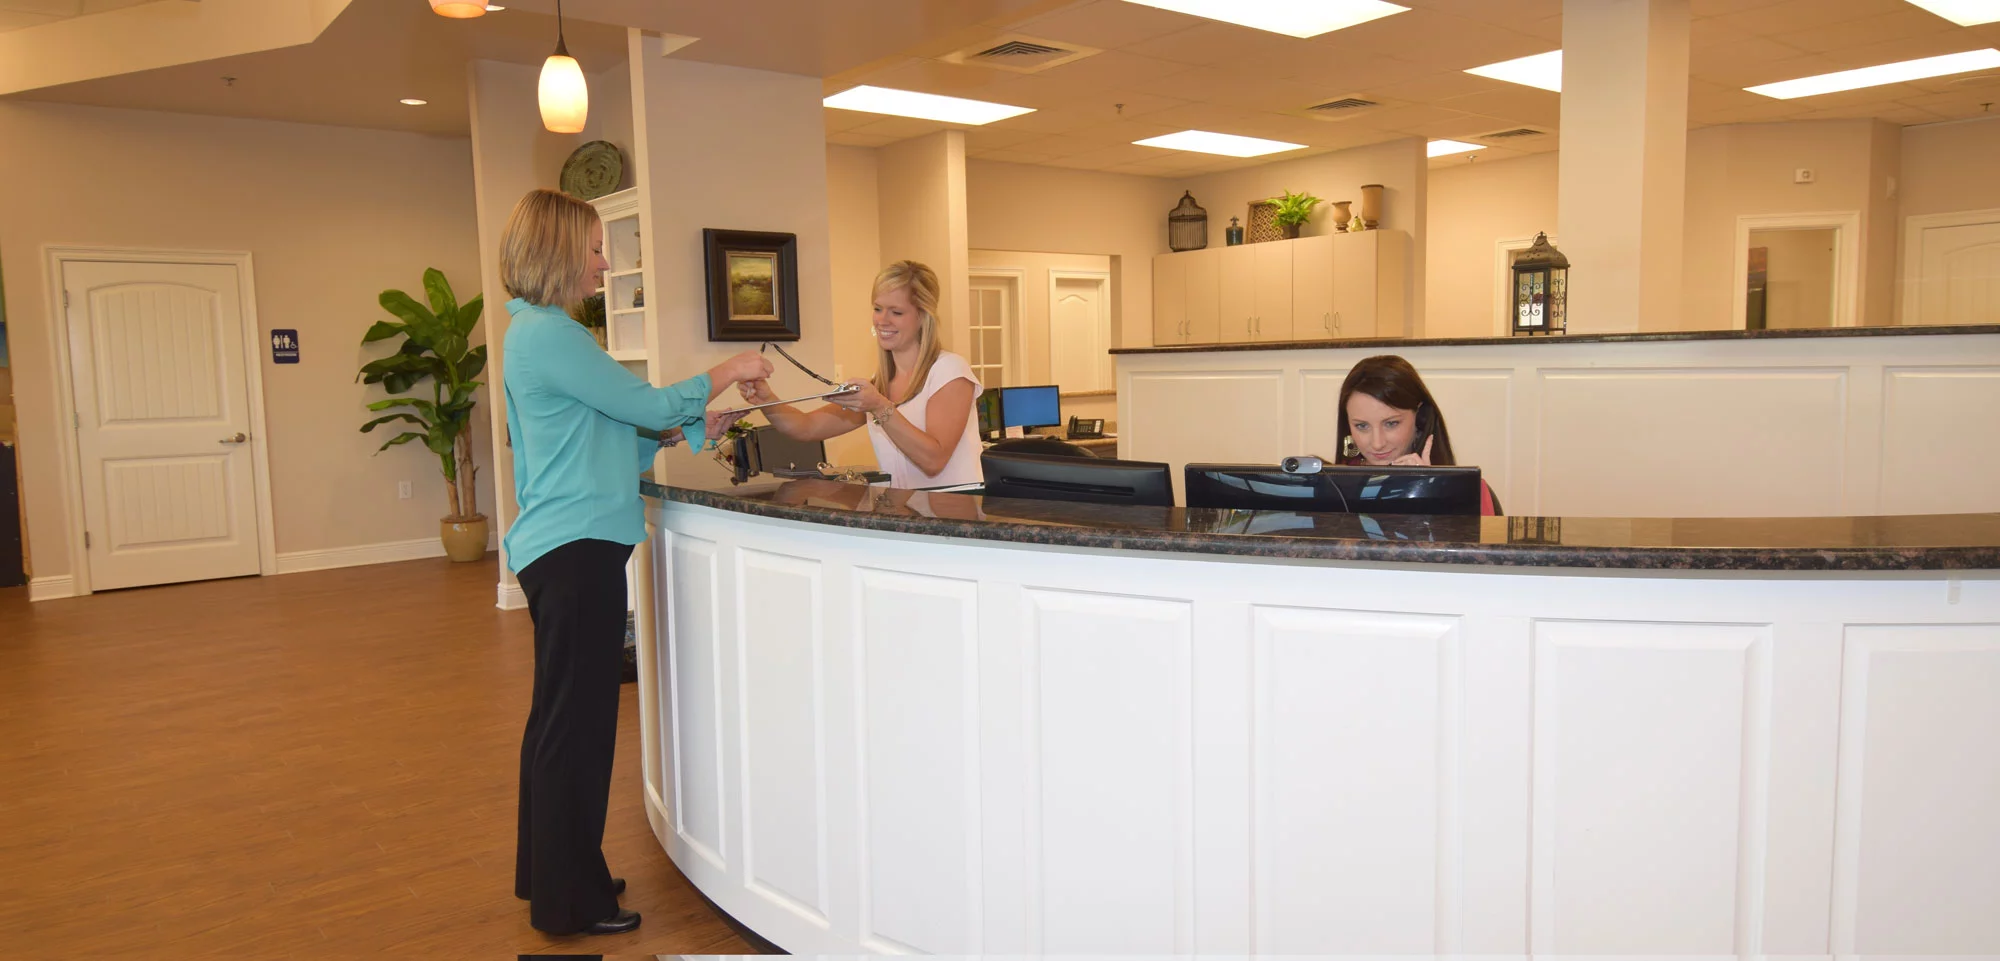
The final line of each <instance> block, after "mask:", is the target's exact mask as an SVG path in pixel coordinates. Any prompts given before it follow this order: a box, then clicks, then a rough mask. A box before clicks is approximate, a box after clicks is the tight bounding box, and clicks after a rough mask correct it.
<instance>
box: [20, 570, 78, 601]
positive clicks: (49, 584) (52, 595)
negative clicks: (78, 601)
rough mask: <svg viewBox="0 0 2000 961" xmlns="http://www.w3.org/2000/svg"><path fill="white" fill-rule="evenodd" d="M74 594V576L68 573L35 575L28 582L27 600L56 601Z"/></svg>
mask: <svg viewBox="0 0 2000 961" xmlns="http://www.w3.org/2000/svg"><path fill="white" fill-rule="evenodd" d="M75 596H76V578H75V577H73V576H71V575H69V574H58V575H55V576H53V577H37V578H34V579H33V580H30V581H29V582H28V600H30V601H56V600H61V599H63V598H65V597H75Z"/></svg>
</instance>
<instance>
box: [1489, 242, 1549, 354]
mask: <svg viewBox="0 0 2000 961" xmlns="http://www.w3.org/2000/svg"><path fill="white" fill-rule="evenodd" d="M1541 233H1542V234H1543V235H1546V236H1547V237H1548V238H1549V246H1551V247H1559V246H1561V244H1559V243H1557V242H1556V236H1555V235H1554V234H1551V233H1549V232H1548V231H1542V232H1541ZM1535 236H1536V235H1535V234H1529V235H1527V236H1526V237H1501V238H1500V239H1498V240H1495V241H1494V242H1493V336H1495V337H1511V336H1513V333H1514V257H1513V255H1514V254H1517V253H1519V252H1521V251H1523V250H1526V249H1528V248H1529V247H1533V246H1534V245H1535Z"/></svg>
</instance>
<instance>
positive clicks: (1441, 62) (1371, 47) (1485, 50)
mask: <svg viewBox="0 0 2000 961" xmlns="http://www.w3.org/2000/svg"><path fill="white" fill-rule="evenodd" d="M1363 31H1366V33H1365V34H1364V33H1363ZM1312 42H1314V43H1317V44H1320V45H1321V46H1324V47H1327V48H1329V49H1331V50H1334V51H1336V52H1337V53H1341V54H1345V55H1351V56H1369V55H1374V54H1375V53H1378V52H1386V53H1389V54H1392V55H1394V56H1396V57H1398V58H1401V59H1404V60H1408V61H1411V62H1414V63H1418V64H1422V65H1425V66H1428V67H1430V68H1432V69H1433V70H1440V71H1442V70H1463V69H1465V68H1467V67H1477V66H1479V65H1480V64H1484V63H1493V62H1494V61H1497V60H1512V59H1514V58H1515V57H1525V56H1528V55H1529V54H1536V53H1545V52H1547V51H1548V50H1549V49H1551V44H1550V43H1549V42H1548V41H1547V40H1545V39H1543V38H1541V37H1534V36H1529V35H1527V34H1524V33H1517V32H1515V31H1513V30H1509V29H1507V28H1505V27H1498V26H1494V25H1492V24H1489V23H1480V22H1478V21H1474V20H1467V19H1464V18H1462V17H1454V16H1449V15H1446V14H1442V13H1437V12H1435V11H1431V10H1421V9H1419V10H1411V11H1410V12H1409V13H1399V14H1397V15H1395V16H1393V17H1384V18H1382V19H1380V20H1374V21H1370V22H1368V23H1364V24H1362V25H1361V26H1359V27H1355V28H1353V29H1351V30H1341V31H1338V32H1336V33H1330V34H1326V35H1324V36H1321V37H1319V38H1317V39H1315V40H1314V41H1312Z"/></svg>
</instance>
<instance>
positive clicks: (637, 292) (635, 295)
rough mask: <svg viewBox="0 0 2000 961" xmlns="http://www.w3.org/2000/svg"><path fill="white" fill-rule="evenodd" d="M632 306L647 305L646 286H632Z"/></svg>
mask: <svg viewBox="0 0 2000 961" xmlns="http://www.w3.org/2000/svg"><path fill="white" fill-rule="evenodd" d="M632 306H634V307H644V306H646V288H644V287H634V288H632Z"/></svg>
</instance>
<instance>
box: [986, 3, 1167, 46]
mask: <svg viewBox="0 0 2000 961" xmlns="http://www.w3.org/2000/svg"><path fill="white" fill-rule="evenodd" d="M1204 22H1206V21H1203V20H1201V19H1199V18H1197V17H1190V16H1187V15H1185V14H1179V13H1173V12H1171V11H1167V10H1161V9H1159V8H1157V7H1145V6H1140V5H1138V4H1135V3H1126V2H1125V0H1087V2H1084V3H1079V4H1076V5H1074V6H1071V7H1068V8H1066V9H1063V10H1058V11H1056V12H1055V13H1051V14H1046V15H1044V16H1040V17H1036V18H1035V19H1033V20H1029V21H1026V22H1025V23H1022V24H1020V25H1019V26H1018V29H1019V30H1020V32H1022V33H1030V34H1034V35H1036V36H1040V37H1047V38H1049V39H1050V40H1065V41H1068V42H1070V43H1075V44H1081V45H1083V46H1086V47H1096V48H1098V49H1100V50H1112V49H1116V48H1119V47H1124V46H1128V45H1130V44H1134V43H1139V42H1142V41H1145V40H1151V39H1153V38H1154V37H1161V36H1165V35H1167V34H1169V33H1174V32H1177V31H1181V30H1186V29H1189V28H1190V27H1194V26H1198V25H1200V24H1202V23H1204Z"/></svg>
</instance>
